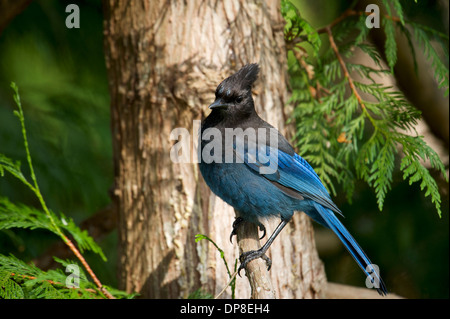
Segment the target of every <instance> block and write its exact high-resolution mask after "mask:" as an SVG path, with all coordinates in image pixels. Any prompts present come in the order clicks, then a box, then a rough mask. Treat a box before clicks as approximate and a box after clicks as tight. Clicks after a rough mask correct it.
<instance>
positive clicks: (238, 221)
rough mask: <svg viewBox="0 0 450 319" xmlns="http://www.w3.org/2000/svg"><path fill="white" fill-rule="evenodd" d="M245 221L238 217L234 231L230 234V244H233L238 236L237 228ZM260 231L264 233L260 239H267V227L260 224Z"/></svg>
mask: <svg viewBox="0 0 450 319" xmlns="http://www.w3.org/2000/svg"><path fill="white" fill-rule="evenodd" d="M243 221H244V218H242V217H236V219H235V220H234V222H233V230H232V231H231V234H230V242H231V243H233V236H234V235H237V228H238V226H239V225H240V224H241V223H242V222H243ZM258 227H259V230H260V231H262V232H263V235H262V236H261V237H260V238H259V239H263V238H264V237H266V227H264V225H263V224H261V223H259V224H258Z"/></svg>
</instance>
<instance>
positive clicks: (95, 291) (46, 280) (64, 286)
mask: <svg viewBox="0 0 450 319" xmlns="http://www.w3.org/2000/svg"><path fill="white" fill-rule="evenodd" d="M10 276H11V277H22V278H24V279H27V280H34V279H36V277H34V276H27V275H20V274H16V273H13V272H12V273H10ZM43 281H45V282H48V283H49V284H50V285H53V286H55V285H60V286H63V288H66V289H79V288H76V287H67V286H66V285H64V284H63V283H60V282H58V281H53V280H50V279H45V280H43ZM83 290H86V291H88V292H90V293H93V294H97V293H98V292H97V290H95V289H92V288H85V289H83Z"/></svg>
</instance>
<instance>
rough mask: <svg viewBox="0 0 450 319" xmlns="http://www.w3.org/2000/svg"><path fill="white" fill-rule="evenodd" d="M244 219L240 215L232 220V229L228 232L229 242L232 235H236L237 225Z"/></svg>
mask: <svg viewBox="0 0 450 319" xmlns="http://www.w3.org/2000/svg"><path fill="white" fill-rule="evenodd" d="M243 221H244V218H242V217H237V218H236V219H235V220H234V222H233V230H232V231H231V234H230V242H231V243H233V236H234V235H237V227H238V225H239V224H240V223H242V222H243Z"/></svg>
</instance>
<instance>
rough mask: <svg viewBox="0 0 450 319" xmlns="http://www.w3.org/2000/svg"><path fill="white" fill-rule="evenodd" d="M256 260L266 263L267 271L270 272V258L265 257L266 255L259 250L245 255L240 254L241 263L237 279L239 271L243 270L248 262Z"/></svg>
mask: <svg viewBox="0 0 450 319" xmlns="http://www.w3.org/2000/svg"><path fill="white" fill-rule="evenodd" d="M257 258H262V259H264V260H265V262H266V266H267V271H269V270H270V268H271V267H272V260H270V258H269V257H267V256H266V254H264V252H262V251H260V250H250V251H247V252H245V253H242V254H241V256H239V261H240V262H241V264H240V266H239V269H238V275H239V277H241V274H240V272H241V270H242V269H244V268H245V267H247V264H248V263H249V262H251V261H252V260H254V259H257Z"/></svg>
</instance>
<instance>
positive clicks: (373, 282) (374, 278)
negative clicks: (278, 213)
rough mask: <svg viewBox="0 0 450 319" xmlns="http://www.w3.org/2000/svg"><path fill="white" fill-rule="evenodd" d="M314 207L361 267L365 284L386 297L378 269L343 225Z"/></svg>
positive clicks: (315, 204) (317, 207)
mask: <svg viewBox="0 0 450 319" xmlns="http://www.w3.org/2000/svg"><path fill="white" fill-rule="evenodd" d="M314 207H315V208H316V210H317V212H318V213H319V214H320V216H321V217H322V218H323V220H324V221H325V223H326V224H327V225H328V227H329V228H331V229H332V230H333V231H334V232H335V233H336V235H337V236H338V237H339V239H340V240H341V241H342V243H343V244H344V246H345V248H347V250H348V251H349V252H350V254H351V255H352V257H353V258H354V259H355V261H356V262H357V263H358V265H359V267H361V269H362V270H363V271H364V273H365V274H366V276H367V278H368V279H367V281H366V283H368V284H369V285H370V287H374V288H376V289H377V291H378V293H379V294H380V295H382V296H383V295H386V294H387V289H386V286H385V284H384V282H383V280H382V279H381V276H380V274H379V271H378V267H377V268H375V267H376V266H374V265H373V264H372V262H371V261H370V259H369V257H367V255H366V254H365V253H364V251H363V250H362V248H361V247H360V246H359V245H358V243H357V242H356V240H355V239H354V238H353V237H352V235H350V233H349V232H348V230H347V229H346V228H345V227H344V225H342V223H341V222H340V221H339V219H338V218H337V217H336V216H335V215H334V213H333V212H332V211H331V210H329V209H328V208H325V207H323V206H322V205H320V204H318V203H314Z"/></svg>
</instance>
